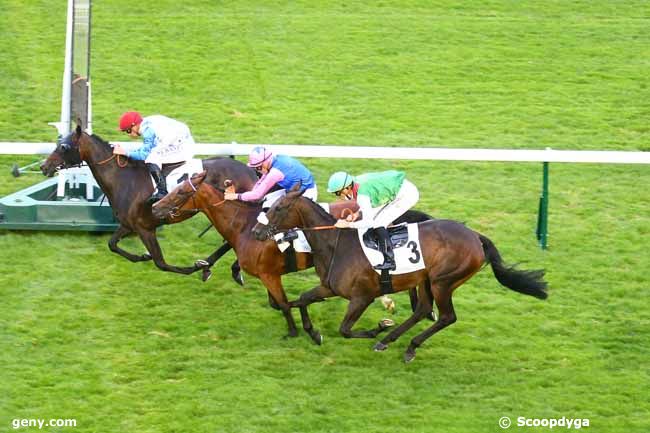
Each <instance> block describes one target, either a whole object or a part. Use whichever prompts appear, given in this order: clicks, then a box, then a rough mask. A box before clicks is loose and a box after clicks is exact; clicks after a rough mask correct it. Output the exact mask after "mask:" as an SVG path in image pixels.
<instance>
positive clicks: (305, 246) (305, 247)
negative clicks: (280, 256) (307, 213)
mask: <svg viewBox="0 0 650 433" xmlns="http://www.w3.org/2000/svg"><path fill="white" fill-rule="evenodd" d="M295 233H296V235H298V237H297V238H296V239H294V240H293V241H292V242H291V243H292V244H293V249H294V250H296V252H297V253H311V245H309V242H307V238H305V234H304V233H303V232H302V230H295ZM285 234H286V233H278V234H276V235H275V236H273V238H274V239H275V242H276V243H277V245H278V249H279V250H280V251H281V252H285V250H286V249H287V248H289V246H290V245H291V244H290V243H289V242H286V241H282V238H283V237H284V235H285Z"/></svg>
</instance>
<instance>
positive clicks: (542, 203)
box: [536, 162, 548, 250]
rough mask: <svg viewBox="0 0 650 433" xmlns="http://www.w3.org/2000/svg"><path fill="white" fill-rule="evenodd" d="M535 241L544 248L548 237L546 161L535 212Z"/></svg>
mask: <svg viewBox="0 0 650 433" xmlns="http://www.w3.org/2000/svg"><path fill="white" fill-rule="evenodd" d="M536 234H537V242H538V243H539V246H540V247H541V248H542V249H543V250H545V249H546V247H547V238H548V162H545V163H544V168H543V174H542V195H541V196H540V197H539V210H538V212H537V230H536Z"/></svg>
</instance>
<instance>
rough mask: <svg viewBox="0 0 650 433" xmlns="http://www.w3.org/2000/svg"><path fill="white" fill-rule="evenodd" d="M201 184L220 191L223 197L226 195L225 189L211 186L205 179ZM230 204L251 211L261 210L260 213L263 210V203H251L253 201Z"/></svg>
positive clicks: (235, 201)
mask: <svg viewBox="0 0 650 433" xmlns="http://www.w3.org/2000/svg"><path fill="white" fill-rule="evenodd" d="M201 184H202V185H207V186H209V187H210V188H211V189H214V190H216V191H219V193H220V194H222V195H223V194H224V193H225V190H223V189H221V188H219V187H217V186H215V185H211V184H209V183H208V182H206V181H205V179H204V180H203V181H202V182H201ZM230 202H231V203H232V204H236V205H239V206H242V207H246V208H250V209H256V210H259V211H261V210H262V203H261V202H251V201H243V200H231V201H230Z"/></svg>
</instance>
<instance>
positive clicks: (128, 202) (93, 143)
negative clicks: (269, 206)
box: [41, 126, 257, 281]
mask: <svg viewBox="0 0 650 433" xmlns="http://www.w3.org/2000/svg"><path fill="white" fill-rule="evenodd" d="M82 161H83V162H86V163H87V164H88V167H89V168H90V170H91V171H92V174H93V176H94V177H95V180H96V181H97V183H98V184H99V186H100V187H101V189H102V191H103V192H104V194H106V197H107V198H108V201H109V203H110V205H111V207H112V209H113V212H114V214H115V218H116V219H117V220H118V221H119V222H120V226H119V227H118V228H117V230H116V231H115V232H114V233H113V236H112V237H111V239H110V240H109V242H108V247H109V248H110V250H111V251H113V252H115V253H117V254H119V255H121V256H122V257H125V258H127V259H128V260H130V261H132V262H140V261H146V260H152V259H153V261H154V263H155V264H156V266H158V268H160V269H162V270H164V271H170V272H178V273H181V274H190V273H192V272H195V271H197V270H199V269H202V270H203V272H204V280H205V279H207V277H208V276H209V272H210V271H209V267H210V266H211V265H212V264H214V262H216V260H217V259H218V258H219V257H221V255H223V254H224V253H225V252H227V251H228V250H229V249H230V248H231V247H230V246H229V245H227V244H224V246H222V247H221V248H220V249H218V250H217V251H215V253H213V254H212V255H211V256H210V257H208V258H207V259H206V260H205V261H201V260H199V261H197V262H196V263H195V264H194V265H193V266H188V267H178V266H173V265H170V264H167V263H166V262H165V260H164V257H163V254H162V250H161V248H160V245H159V243H158V240H157V238H156V228H157V227H158V226H160V225H161V224H163V223H164V224H174V223H177V222H180V221H183V220H186V219H187V218H190V217H191V216H193V215H195V214H196V213H197V211H191V210H190V211H187V212H180V213H179V214H178V215H177V216H175V217H173V218H165V219H164V220H161V219H160V218H157V217H154V216H153V214H152V213H151V205H149V204H148V203H147V198H148V197H149V196H150V195H151V193H152V192H153V184H152V182H151V177H150V175H149V171H148V170H147V168H146V167H145V165H144V163H143V162H142V161H133V160H129V159H127V158H125V157H115V156H114V155H113V149H112V147H111V145H110V144H109V143H108V142H106V141H104V140H102V139H101V138H100V137H98V136H97V135H92V136H91V135H88V134H87V133H85V132H83V131H82V130H81V127H79V126H78V127H77V128H76V130H75V131H74V132H72V133H71V134H70V135H68V136H67V137H65V138H64V139H63V140H62V141H61V142H60V143H59V144H58V145H57V147H56V149H55V150H54V151H53V152H52V153H51V154H50V155H49V156H48V158H47V159H46V160H45V162H44V163H43V164H42V165H41V171H42V172H43V174H44V175H46V176H52V175H54V173H55V172H56V170H58V169H60V168H69V167H74V166H79V165H80V164H81V163H82ZM203 166H204V168H205V169H206V170H207V173H208V176H207V179H206V182H209V183H211V184H215V185H223V182H224V181H225V180H226V179H230V180H231V181H232V182H233V184H234V185H235V186H236V188H237V191H238V192H243V191H248V190H249V189H251V188H252V187H253V185H254V184H255V182H256V181H257V176H256V175H255V172H254V170H252V169H251V168H249V167H247V166H246V165H245V164H243V163H241V162H239V161H236V160H234V159H231V158H211V159H206V160H203ZM131 233H136V234H137V235H138V236H139V238H140V240H141V241H142V243H143V244H144V246H145V247H146V249H147V251H148V253H147V254H142V255H136V254H132V253H129V252H127V251H125V250H123V249H122V248H120V247H119V246H118V242H119V241H120V240H121V239H122V238H124V237H125V236H127V235H129V234H131ZM232 269H233V277H234V278H235V279H236V281H237V275H236V274H237V273H238V269H239V268H238V265H237V262H235V264H234V265H233V268H232Z"/></svg>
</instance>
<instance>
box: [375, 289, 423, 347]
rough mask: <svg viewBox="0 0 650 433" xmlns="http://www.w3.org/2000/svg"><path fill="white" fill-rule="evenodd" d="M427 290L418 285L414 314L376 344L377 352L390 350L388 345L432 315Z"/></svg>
mask: <svg viewBox="0 0 650 433" xmlns="http://www.w3.org/2000/svg"><path fill="white" fill-rule="evenodd" d="M425 290H429V289H428V288H427V287H426V286H425V285H424V284H422V283H420V284H419V285H418V296H417V304H416V306H415V309H414V310H413V314H412V315H411V317H409V318H408V319H406V320H405V321H404V323H402V324H401V325H399V326H398V327H397V328H395V329H393V330H392V331H391V332H390V334H388V335H387V336H385V337H384V338H383V339H382V340H381V341H379V342H377V344H375V346H374V347H373V349H374V350H375V352H380V351H383V350H386V349H388V344H390V343H392V342H393V341H395V340H397V339H398V338H399V337H400V336H401V335H402V334H404V333H405V332H406V331H408V330H409V329H411V328H412V327H413V326H414V325H415V324H416V323H418V322H419V321H420V320H422V319H424V318H425V317H426V316H427V315H429V314H430V313H431V310H432V309H433V306H432V305H431V301H429V299H430V297H429V296H427V294H426V293H425Z"/></svg>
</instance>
